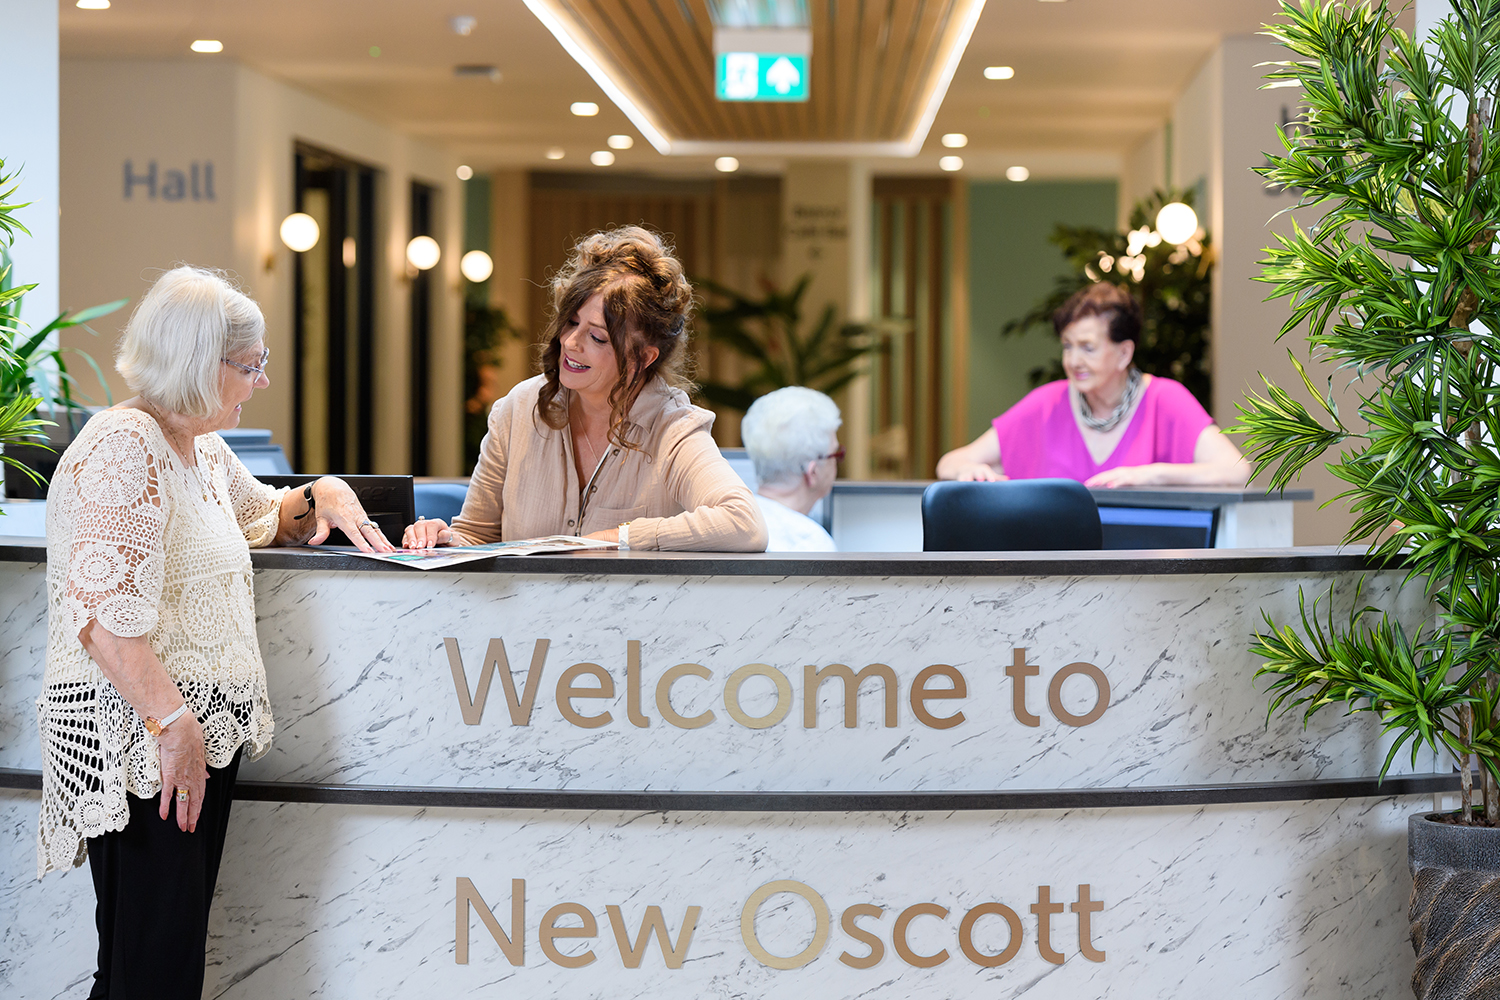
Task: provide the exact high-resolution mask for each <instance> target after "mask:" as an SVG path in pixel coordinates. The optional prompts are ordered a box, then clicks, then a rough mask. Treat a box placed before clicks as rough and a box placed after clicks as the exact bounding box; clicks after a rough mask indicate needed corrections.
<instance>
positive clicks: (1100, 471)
mask: <svg viewBox="0 0 1500 1000" xmlns="http://www.w3.org/2000/svg"><path fill="white" fill-rule="evenodd" d="M1052 324H1053V326H1054V327H1055V328H1056V330H1057V333H1058V337H1059V339H1061V341H1062V349H1063V371H1064V372H1065V373H1066V374H1067V379H1066V380H1065V381H1061V382H1049V383H1048V384H1047V385H1044V386H1042V387H1041V388H1039V389H1034V390H1032V391H1031V392H1030V393H1028V394H1027V395H1026V397H1025V398H1024V399H1022V400H1021V401H1020V402H1019V403H1017V404H1016V405H1015V406H1012V407H1011V408H1010V409H1009V410H1006V411H1005V412H1004V413H1002V414H1001V415H1000V416H998V417H996V418H995V422H994V426H992V427H991V428H990V429H989V430H987V431H985V432H984V433H983V434H981V435H979V437H978V438H976V439H975V440H974V441H972V442H971V443H969V444H967V445H964V446H963V447H962V448H956V449H954V450H953V451H950V452H948V454H946V455H944V456H943V457H942V459H941V460H940V461H939V462H938V466H937V474H938V478H939V479H960V480H994V479H1042V478H1049V477H1055V478H1061V479H1076V480H1078V481H1080V482H1082V483H1083V484H1084V485H1085V486H1104V487H1114V486H1168V485H1172V486H1243V485H1245V483H1246V482H1247V481H1248V480H1249V478H1250V465H1249V463H1247V462H1246V461H1245V460H1244V458H1243V457H1241V455H1240V453H1239V450H1238V449H1236V448H1235V446H1234V445H1232V444H1230V443H1229V439H1228V438H1226V437H1225V436H1224V435H1223V434H1222V433H1221V432H1220V431H1219V429H1218V428H1217V427H1215V426H1214V422H1213V418H1212V417H1210V416H1209V415H1208V413H1207V412H1206V411H1205V410H1204V409H1203V407H1202V406H1200V405H1198V401H1197V400H1196V399H1194V398H1193V395H1192V393H1190V392H1188V391H1187V389H1185V388H1183V386H1182V384H1181V383H1179V382H1174V381H1172V380H1171V379H1168V378H1157V377H1155V376H1152V375H1143V374H1141V372H1140V370H1139V369H1137V368H1136V367H1134V366H1133V365H1132V364H1131V359H1132V358H1133V357H1134V356H1135V341H1136V337H1137V336H1139V334H1140V329H1141V308H1140V306H1139V305H1138V304H1137V303H1136V301H1135V299H1133V298H1132V297H1131V296H1130V294H1129V293H1128V292H1126V291H1125V290H1124V289H1121V288H1119V287H1117V286H1115V285H1111V284H1107V283H1105V282H1098V283H1096V284H1093V285H1090V286H1089V287H1088V288H1085V289H1083V290H1081V291H1079V292H1078V293H1077V294H1075V295H1074V296H1073V297H1072V298H1070V299H1069V300H1068V301H1067V302H1066V303H1064V304H1063V306H1062V308H1061V309H1059V310H1058V311H1057V313H1056V314H1055V315H1054V316H1053V317H1052Z"/></svg>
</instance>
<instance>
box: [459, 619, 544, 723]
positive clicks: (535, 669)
mask: <svg viewBox="0 0 1500 1000" xmlns="http://www.w3.org/2000/svg"><path fill="white" fill-rule="evenodd" d="M551 642H552V640H550V639H538V640H537V641H536V646H535V647H534V648H533V650H532V653H531V669H530V670H528V671H526V686H525V687H524V688H523V691H524V694H523V695H522V696H521V697H519V698H518V697H516V682H515V679H514V678H512V677H511V675H510V660H509V659H508V658H506V655H505V641H504V640H503V639H491V640H490V644H489V647H488V648H487V649H486V650H485V651H484V664H483V665H482V666H481V667H480V668H479V687H478V688H477V689H476V690H475V692H474V694H473V695H472V696H470V694H469V677H468V674H467V673H465V671H464V661H463V658H462V657H461V656H459V653H458V640H457V639H444V640H443V648H444V649H446V650H447V651H448V666H449V667H451V668H452V670H453V686H454V688H456V689H457V691H458V710H459V712H461V713H462V714H463V717H464V725H466V726H477V725H479V720H480V719H482V718H484V705H485V702H486V701H488V700H489V697H490V682H491V681H492V680H494V679H495V674H496V673H497V672H498V673H499V674H500V684H501V686H502V687H504V688H505V704H506V707H508V708H509V709H510V721H511V724H512V725H515V726H529V725H531V710H532V708H533V707H534V706H535V705H536V692H537V688H539V687H540V686H541V683H542V664H544V663H546V662H547V647H548V646H549V645H551Z"/></svg>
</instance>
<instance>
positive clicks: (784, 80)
mask: <svg viewBox="0 0 1500 1000" xmlns="http://www.w3.org/2000/svg"><path fill="white" fill-rule="evenodd" d="M714 91H715V93H716V94H717V95H718V98H719V100H721V101H805V100H807V56H806V55H799V54H796V53H780V52H720V53H719V56H718V58H717V59H716V60H715V67H714Z"/></svg>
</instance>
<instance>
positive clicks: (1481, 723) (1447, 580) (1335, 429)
mask: <svg viewBox="0 0 1500 1000" xmlns="http://www.w3.org/2000/svg"><path fill="white" fill-rule="evenodd" d="M1281 6H1282V10H1281V12H1280V19H1279V20H1278V22H1277V23H1276V24H1274V25H1270V26H1268V34H1269V35H1270V36H1271V37H1273V38H1274V39H1276V40H1277V41H1278V42H1279V43H1280V44H1281V45H1283V46H1285V47H1286V48H1287V49H1289V50H1291V52H1292V54H1293V57H1294V58H1292V59H1290V60H1288V61H1286V62H1279V63H1274V64H1272V65H1271V70H1270V72H1268V73H1267V77H1268V79H1269V80H1270V81H1271V84H1270V85H1272V86H1291V87H1298V88H1300V90H1301V94H1302V101H1303V107H1304V110H1303V114H1302V116H1301V118H1300V120H1299V121H1297V122H1296V123H1295V124H1294V126H1292V127H1290V128H1288V129H1287V130H1286V131H1285V132H1284V134H1283V139H1284V145H1285V153H1284V154H1283V155H1280V156H1273V157H1270V158H1269V160H1268V163H1267V165H1266V166H1265V167H1264V168H1262V170H1261V173H1262V174H1263V175H1264V176H1265V178H1266V180H1267V181H1268V182H1270V183H1273V184H1276V185H1280V186H1283V187H1285V188H1287V189H1291V190H1295V191H1299V192H1300V193H1301V197H1300V205H1301V206H1303V207H1305V208H1308V209H1315V210H1317V211H1318V212H1321V213H1322V214H1321V216H1320V217H1319V219H1318V221H1317V223H1316V225H1313V226H1311V227H1310V228H1307V229H1303V228H1301V227H1300V226H1294V231H1293V234H1292V235H1291V236H1289V237H1285V238H1283V237H1278V243H1279V245H1278V246H1277V247H1275V248H1273V249H1271V250H1269V251H1268V253H1269V258H1268V259H1267V260H1266V261H1265V262H1264V272H1263V276H1262V280H1264V281H1266V282H1267V283H1269V284H1270V286H1271V287H1272V289H1273V293H1272V294H1273V297H1285V298H1287V299H1289V300H1290V304H1291V314H1290V316H1289V318H1288V320H1287V322H1286V324H1285V326H1283V328H1282V330H1281V335H1282V336H1285V335H1286V334H1289V333H1292V332H1293V331H1294V330H1299V329H1304V327H1305V337H1306V341H1307V345H1308V348H1309V350H1308V353H1309V354H1310V356H1311V357H1312V358H1314V359H1316V360H1317V361H1319V362H1323V363H1328V364H1331V365H1333V366H1334V367H1335V369H1336V371H1337V372H1338V373H1339V377H1346V378H1347V379H1348V380H1350V381H1353V380H1355V379H1357V380H1358V381H1357V382H1356V383H1355V385H1354V387H1355V389H1356V391H1357V394H1358V404H1357V406H1356V407H1355V409H1356V411H1357V412H1356V413H1354V414H1352V415H1351V414H1347V413H1340V411H1339V407H1338V406H1337V405H1336V404H1335V402H1334V399H1333V395H1332V393H1331V392H1329V391H1320V390H1319V389H1318V387H1317V386H1316V385H1315V384H1314V381H1313V380H1312V379H1311V378H1310V377H1309V376H1308V374H1307V371H1306V369H1305V367H1304V366H1303V365H1301V364H1300V363H1298V361H1297V358H1296V357H1295V356H1294V357H1293V362H1294V364H1297V368H1298V372H1299V373H1300V374H1301V378H1302V381H1303V383H1304V384H1305V387H1306V388H1307V390H1308V391H1309V392H1310V393H1311V395H1312V398H1313V399H1314V400H1316V403H1315V404H1314V408H1313V409H1314V410H1315V411H1317V412H1310V411H1309V409H1308V408H1307V407H1305V406H1304V405H1303V404H1301V403H1299V402H1297V401H1296V400H1295V399H1293V397H1292V396H1291V395H1289V394H1288V393H1287V392H1286V391H1285V390H1284V389H1283V388H1282V387H1280V386H1277V385H1275V384H1273V383H1272V382H1271V381H1270V380H1266V392H1265V394H1264V395H1259V394H1252V395H1251V397H1250V398H1249V400H1248V403H1247V404H1246V405H1244V406H1242V407H1241V419H1240V422H1239V425H1238V427H1237V430H1238V431H1239V432H1240V433H1242V434H1244V435H1246V437H1247V439H1248V443H1249V446H1250V452H1251V455H1252V458H1253V459H1254V461H1255V464H1256V471H1257V474H1259V473H1260V472H1262V471H1266V470H1270V473H1271V474H1270V481H1271V485H1272V486H1276V487H1279V486H1283V485H1285V484H1286V483H1287V482H1288V481H1289V480H1291V479H1292V478H1293V477H1294V476H1295V475H1296V474H1297V473H1298V471H1299V470H1301V469H1302V468H1304V467H1306V466H1307V465H1308V464H1309V463H1311V462H1313V461H1315V460H1317V459H1318V458H1319V457H1321V456H1323V455H1325V454H1326V453H1328V452H1329V451H1330V450H1331V449H1339V454H1338V455H1337V457H1336V458H1335V459H1334V460H1333V461H1332V462H1330V463H1329V464H1328V468H1329V469H1330V470H1331V471H1332V472H1333V473H1334V474H1335V475H1337V476H1338V477H1339V478H1341V479H1342V480H1344V481H1345V482H1347V483H1348V484H1349V488H1348V489H1347V491H1345V492H1344V493H1343V494H1342V495H1341V498H1342V499H1344V500H1346V501H1347V502H1348V503H1349V506H1350V508H1351V509H1352V511H1353V512H1354V514H1355V515H1356V519H1355V521H1354V524H1353V526H1352V527H1351V528H1350V530H1349V534H1348V539H1347V540H1348V541H1350V542H1365V543H1368V545H1369V549H1370V553H1371V555H1372V556H1373V557H1375V558H1377V559H1384V560H1389V561H1391V562H1393V563H1399V565H1401V566H1402V567H1404V568H1406V569H1407V570H1409V574H1408V576H1407V577H1406V583H1405V585H1406V586H1421V587H1424V588H1425V590H1426V593H1427V595H1428V596H1429V597H1430V599H1431V600H1432V602H1433V603H1434V605H1435V608H1436V611H1437V614H1436V616H1435V619H1434V623H1433V624H1432V626H1431V627H1429V628H1424V629H1422V630H1419V631H1418V632H1416V633H1415V634H1408V633H1407V632H1406V631H1405V630H1403V629H1402V628H1401V627H1400V625H1398V624H1397V623H1396V622H1395V621H1394V619H1393V618H1391V617H1390V616H1389V615H1387V614H1386V612H1384V611H1382V610H1381V609H1379V608H1374V607H1363V608H1359V609H1358V610H1357V611H1355V612H1354V613H1353V614H1352V615H1351V616H1349V617H1347V618H1336V617H1335V616H1334V615H1333V612H1332V608H1331V606H1330V607H1329V609H1328V610H1327V612H1326V613H1323V612H1320V611H1319V610H1318V602H1317V601H1314V602H1312V603H1311V604H1310V605H1306V604H1304V607H1303V613H1302V614H1301V616H1300V621H1295V622H1276V621H1272V620H1271V619H1270V618H1267V619H1266V625H1267V628H1266V630H1265V631H1264V632H1262V633H1261V634H1259V635H1257V636H1256V637H1255V640H1254V650H1255V652H1256V653H1257V654H1258V655H1259V656H1260V657H1261V658H1262V660H1263V663H1264V665H1263V667H1262V669H1261V670H1260V672H1259V675H1262V676H1266V677H1269V678H1271V684H1270V692H1271V711H1272V712H1273V713H1274V712H1279V711H1289V710H1300V711H1301V712H1302V714H1303V715H1304V717H1309V716H1311V715H1313V714H1314V713H1316V712H1319V711H1321V710H1322V709H1324V708H1325V707H1328V706H1333V705H1337V706H1339V707H1341V708H1343V709H1345V710H1346V711H1349V712H1370V713H1373V714H1374V715H1376V716H1378V717H1379V719H1380V721H1381V724H1382V727H1383V732H1384V733H1385V734H1387V736H1388V737H1389V738H1391V740H1392V745H1391V750H1390V754H1389V755H1388V756H1387V757H1386V759H1385V762H1384V765H1383V767H1382V769H1381V774H1382V776H1384V774H1385V773H1386V771H1387V770H1388V769H1389V768H1390V766H1391V764H1392V762H1393V761H1394V760H1395V759H1396V755H1397V754H1399V753H1404V752H1409V753H1410V754H1411V757H1412V760H1413V762H1415V761H1416V759H1417V754H1418V752H1419V750H1421V749H1422V748H1424V747H1426V748H1429V749H1431V750H1432V751H1434V752H1435V753H1437V754H1439V755H1440V756H1441V757H1443V758H1446V759H1449V760H1451V761H1452V762H1453V764H1454V765H1455V766H1456V767H1457V769H1458V772H1459V775H1460V778H1461V781H1462V800H1461V801H1462V805H1461V807H1460V808H1459V809H1458V810H1457V811H1456V812H1454V813H1452V814H1446V815H1418V816H1413V817H1412V818H1411V821H1410V824H1409V840H1408V844H1409V853H1410V862H1411V868H1412V876H1413V887H1412V897H1411V910H1410V912H1411V918H1412V921H1411V938H1412V945H1413V947H1414V948H1415V950H1416V953H1417V966H1416V972H1415V975H1414V977H1413V982H1412V985H1413V988H1414V990H1415V992H1416V995H1417V996H1418V997H1422V998H1436V997H1481V996H1496V995H1500V945H1497V944H1496V938H1497V935H1496V933H1495V931H1496V930H1497V929H1500V906H1496V905H1495V902H1494V901H1495V900H1496V899H1497V894H1500V828H1497V827H1500V780H1497V779H1500V719H1497V714H1496V710H1497V707H1500V565H1497V557H1500V450H1497V447H1500V408H1497V403H1500V339H1497V334H1496V332H1497V331H1500V256H1497V254H1496V244H1495V237H1496V232H1497V230H1500V143H1497V142H1496V139H1497V131H1496V127H1495V115H1496V111H1497V107H1500V101H1497V97H1500V93H1497V91H1500V0H1452V7H1453V9H1452V13H1451V14H1450V15H1449V16H1448V17H1447V18H1446V19H1445V20H1444V21H1443V22H1442V23H1441V24H1440V25H1439V26H1438V27H1437V28H1435V29H1434V30H1433V31H1432V33H1431V35H1430V37H1428V38H1427V39H1415V38H1411V37H1408V36H1407V35H1406V34H1405V33H1404V32H1402V31H1400V30H1398V29H1397V28H1396V26H1395V23H1394V15H1393V14H1392V13H1391V12H1390V11H1389V10H1388V8H1387V5H1386V4H1385V3H1383V2H1379V3H1368V2H1360V3H1353V2H1335V0H1298V2H1293V0H1282V4H1281ZM1330 386H1331V379H1330ZM1358 603H1359V602H1358V601H1356V604H1358ZM1476 771H1477V776H1478V784H1479V785H1480V788H1479V792H1480V796H1479V799H1480V803H1481V804H1479V805H1475V804H1474V795H1473V789H1472V784H1473V781H1474V778H1473V775H1474V774H1475V773H1476Z"/></svg>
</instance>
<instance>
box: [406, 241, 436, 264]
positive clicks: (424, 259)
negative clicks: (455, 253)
mask: <svg viewBox="0 0 1500 1000" xmlns="http://www.w3.org/2000/svg"><path fill="white" fill-rule="evenodd" d="M442 257H443V248H442V247H440V246H438V241H437V240H435V239H433V238H432V237H431V236H413V237H412V238H411V241H410V242H409V243H407V244H406V262H407V263H408V264H410V265H411V266H412V267H414V268H416V269H417V270H418V271H430V270H432V269H433V268H434V267H436V266H437V262H438V261H439V260H441V259H442Z"/></svg>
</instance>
